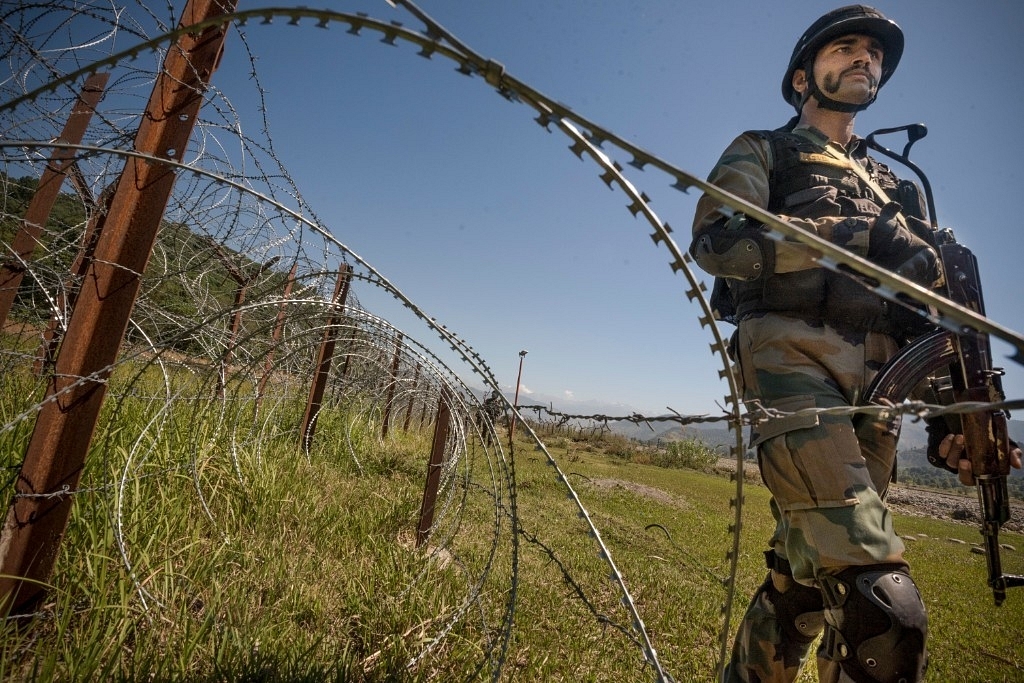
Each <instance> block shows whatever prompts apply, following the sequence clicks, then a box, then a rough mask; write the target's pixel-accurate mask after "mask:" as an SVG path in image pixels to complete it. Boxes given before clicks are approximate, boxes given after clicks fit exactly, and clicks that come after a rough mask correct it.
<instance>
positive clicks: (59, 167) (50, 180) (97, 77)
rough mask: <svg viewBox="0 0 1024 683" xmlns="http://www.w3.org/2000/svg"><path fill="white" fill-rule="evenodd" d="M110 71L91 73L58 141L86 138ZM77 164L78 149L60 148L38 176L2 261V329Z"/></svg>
mask: <svg viewBox="0 0 1024 683" xmlns="http://www.w3.org/2000/svg"><path fill="white" fill-rule="evenodd" d="M109 77H110V74H108V73H95V74H93V75H91V76H89V78H88V79H86V81H85V85H84V86H83V87H82V92H81V93H79V95H78V100H77V101H76V102H75V106H74V107H73V108H72V110H71V115H70V116H68V120H67V123H65V124H64V131H63V132H62V133H61V134H60V138H58V140H59V141H60V142H67V143H70V144H73V145H77V144H79V143H81V142H82V138H83V137H85V131H86V129H87V128H88V127H89V121H91V120H92V115H93V112H95V111H96V105H97V104H99V101H100V99H101V98H102V97H103V91H104V88H106V86H107V79H108V78H109ZM74 165H75V150H73V149H63V148H57V149H55V150H53V153H52V154H51V155H50V161H49V163H47V164H46V168H45V169H44V170H43V174H42V176H40V178H39V185H38V186H37V187H36V192H35V194H34V195H32V199H31V200H30V201H29V203H28V208H26V209H25V217H24V218H23V219H22V221H21V228H20V229H19V230H18V234H17V235H15V236H14V239H13V240H12V241H11V245H10V250H11V252H13V253H9V254H4V257H3V261H2V262H0V329H2V328H3V326H4V323H5V322H7V316H8V314H9V313H10V312H11V308H12V307H13V306H14V298H15V296H17V294H18V287H19V285H21V281H22V279H23V278H24V276H25V266H24V265H23V264H24V263H26V262H28V261H31V260H32V253H33V252H34V251H35V250H36V247H37V246H38V245H39V238H40V237H41V236H42V234H43V226H44V225H46V221H48V220H49V219H50V211H51V209H53V204H54V202H56V201H57V196H58V195H59V194H60V188H61V185H63V184H64V179H65V178H66V177H67V173H68V171H69V170H70V168H71V167H73V166H74Z"/></svg>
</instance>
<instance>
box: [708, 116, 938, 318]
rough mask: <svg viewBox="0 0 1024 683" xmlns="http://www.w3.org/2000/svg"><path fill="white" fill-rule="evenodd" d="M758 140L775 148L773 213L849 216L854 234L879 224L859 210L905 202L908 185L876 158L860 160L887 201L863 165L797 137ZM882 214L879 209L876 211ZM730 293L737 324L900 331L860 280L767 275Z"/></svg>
mask: <svg viewBox="0 0 1024 683" xmlns="http://www.w3.org/2000/svg"><path fill="white" fill-rule="evenodd" d="M755 134H756V135H758V136H760V137H761V138H763V139H764V140H766V141H767V142H768V143H769V145H770V147H771V159H772V167H771V169H770V170H769V188H770V192H769V204H768V207H767V208H768V210H769V211H771V212H772V213H775V214H782V215H785V216H791V217H798V218H809V219H814V218H823V217H826V216H848V222H849V226H850V227H851V229H861V230H866V229H867V227H868V226H867V225H865V222H867V223H870V222H872V221H873V220H874V217H873V216H872V215H871V212H870V211H864V210H862V209H861V208H860V207H863V206H865V204H866V203H873V204H874V205H875V206H876V207H880V206H882V205H883V204H885V203H886V202H887V201H898V200H900V199H901V198H902V196H901V195H902V194H903V192H902V190H903V187H902V186H903V185H904V182H905V181H900V180H899V179H898V178H897V177H896V176H895V174H893V173H892V172H891V171H890V170H889V169H888V168H887V167H886V166H885V165H883V164H880V163H878V162H877V161H875V160H873V159H871V158H869V157H866V156H865V157H861V158H865V159H867V161H866V168H865V170H866V171H867V173H868V175H869V176H870V177H871V179H872V180H874V182H875V183H876V184H877V186H878V187H879V188H881V189H882V191H883V192H885V194H886V197H880V196H877V193H876V192H875V191H874V190H873V189H872V188H871V187H870V186H869V184H868V183H866V182H865V181H864V180H863V179H862V178H861V177H860V176H859V175H858V174H857V173H856V172H855V171H854V170H853V169H852V168H851V167H850V166H849V164H850V163H857V162H856V161H852V162H851V161H845V160H839V159H836V158H834V157H832V156H830V155H828V154H827V153H826V151H825V148H824V147H822V146H821V145H819V144H816V143H815V142H814V141H812V140H809V139H807V138H805V137H802V136H800V135H796V134H793V133H789V132H783V131H755ZM862 144H863V143H862ZM909 185H911V186H912V185H913V183H909ZM839 199H842V201H837V200H839ZM915 203H918V204H919V200H916V199H915ZM916 208H917V207H914V209H915V210H914V211H913V212H914V213H916V212H917V211H916ZM877 211H878V209H877V208H875V209H874V213H877ZM861 255H863V254H861ZM728 289H729V295H730V299H731V301H730V302H729V303H731V308H732V311H731V312H730V313H731V315H728V316H726V319H729V318H732V319H733V320H732V321H733V322H735V321H738V320H740V319H742V318H744V317H747V316H750V315H756V314H758V313H764V312H777V313H784V314H786V315H791V316H794V317H800V318H805V319H807V320H811V321H822V322H827V323H829V324H830V325H832V326H834V327H836V328H837V329H841V330H842V329H848V330H856V331H870V330H874V331H879V332H889V333H892V332H895V331H896V330H895V329H893V328H894V325H893V323H892V321H891V320H890V319H889V315H888V312H889V305H888V302H886V301H885V300H884V299H882V298H881V297H879V296H878V295H876V294H874V293H872V292H870V291H869V290H867V289H866V288H865V287H864V286H863V285H861V284H859V283H858V282H856V281H854V280H853V279H851V278H849V277H847V276H845V275H840V274H838V273H834V272H832V271H830V270H826V269H824V268H810V269H807V270H801V271H796V272H791V273H777V274H776V273H766V274H765V276H764V277H761V278H759V279H758V280H755V281H752V282H745V281H740V280H729V281H728Z"/></svg>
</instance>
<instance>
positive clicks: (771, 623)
mask: <svg viewBox="0 0 1024 683" xmlns="http://www.w3.org/2000/svg"><path fill="white" fill-rule="evenodd" d="M897 348H898V347H897V344H896V342H895V340H893V339H892V338H891V337H889V336H887V335H883V334H879V333H874V332H867V333H855V334H842V333H840V332H838V331H837V330H835V329H833V328H831V327H828V326H824V325H821V324H812V323H808V322H806V321H803V320H798V319H794V318H788V317H785V316H780V315H765V316H763V317H759V318H751V319H747V320H744V321H742V322H741V323H740V326H739V330H738V332H737V338H736V348H735V351H736V353H737V354H738V363H739V368H740V374H741V381H742V383H743V395H744V400H745V401H746V402H747V403H748V405H750V404H751V402H753V401H756V402H758V403H759V404H760V405H761V406H763V407H766V408H770V409H774V410H775V411H778V412H779V414H780V416H779V417H774V418H772V419H770V420H768V421H766V422H763V423H761V424H759V425H757V426H756V427H755V428H754V429H753V430H752V434H751V442H752V446H756V447H757V453H758V465H759V467H760V470H761V475H762V478H763V479H764V482H765V485H766V486H767V487H768V489H769V490H770V491H771V494H772V500H771V511H772V514H773V516H774V518H775V522H776V527H775V532H774V534H773V535H772V537H771V539H770V542H769V546H770V548H772V549H773V550H774V551H775V555H776V557H778V558H781V559H782V560H785V561H788V565H789V568H790V569H791V577H789V576H786V575H784V574H782V573H780V572H777V571H772V572H771V574H770V576H769V579H768V581H771V582H772V589H768V586H767V583H768V581H766V585H765V586H762V588H761V589H760V590H759V591H758V592H757V594H756V595H755V596H754V599H753V600H752V601H751V604H750V606H749V608H748V610H747V612H746V614H745V616H744V617H743V620H742V621H741V623H740V626H739V629H738V631H737V636H736V640H735V643H734V648H733V654H732V661H731V662H730V663H729V665H728V667H727V669H726V675H725V681H727V682H729V683H734V682H738V683H768V682H771V683H778V682H783V681H793V680H794V679H795V678H796V677H797V675H798V674H799V672H800V668H801V666H802V665H803V663H804V661H805V660H806V658H807V656H808V653H809V649H810V647H811V642H810V641H812V640H813V634H812V637H811V638H805V639H798V640H802V641H803V642H787V641H793V638H792V637H790V636H788V635H787V633H789V634H793V630H792V628H784V627H783V626H784V624H782V623H780V620H779V618H777V617H778V614H779V613H787V614H793V613H794V611H793V610H792V609H788V607H789V606H788V605H786V601H788V600H791V599H796V598H794V597H793V596H801V595H802V596H803V598H806V596H807V592H808V589H816V586H817V577H819V576H821V575H827V574H834V573H838V572H840V571H842V570H843V569H845V568H847V567H850V566H860V565H876V564H884V563H896V564H899V563H904V560H903V551H904V546H903V542H902V541H901V540H900V539H899V537H898V536H897V535H896V533H895V531H894V530H893V527H892V517H891V515H889V513H888V511H887V509H886V507H885V503H884V498H885V494H886V491H887V488H888V484H889V481H890V479H891V475H892V471H893V467H894V464H895V459H896V441H897V438H898V436H899V419H898V418H896V419H892V420H878V419H875V418H873V417H870V416H866V415H858V416H856V417H854V416H850V415H829V414H824V413H818V412H815V411H813V410H806V409H814V408H834V407H843V406H851V405H856V404H857V402H858V400H859V398H860V396H861V394H862V393H863V391H864V389H865V388H866V387H867V385H868V384H869V383H870V381H871V379H872V377H873V376H874V374H875V372H877V370H878V369H879V368H880V367H881V366H882V365H883V364H884V363H885V361H887V360H888V359H889V358H890V357H891V356H892V354H893V353H895V352H896V350H897ZM796 411H806V412H803V413H797V414H793V413H796ZM794 584H799V585H794ZM801 588H802V590H800V589H801ZM812 593H813V590H812ZM775 603H778V604H775ZM801 621H802V623H804V625H806V624H811V625H815V627H816V628H817V630H818V632H820V630H821V628H822V625H823V618H822V617H821V613H820V612H818V613H816V614H806V615H803V617H802V620H801ZM789 626H791V625H789ZM797 635H799V634H797ZM818 665H819V666H818V668H819V678H820V680H821V681H822V682H823V683H824V682H826V681H828V682H830V683H832V682H836V681H841V680H843V674H841V673H840V671H839V667H838V666H837V665H836V664H835V662H831V661H829V660H828V659H827V658H824V653H822V652H819V658H818Z"/></svg>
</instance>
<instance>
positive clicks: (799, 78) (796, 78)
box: [791, 69, 807, 97]
mask: <svg viewBox="0 0 1024 683" xmlns="http://www.w3.org/2000/svg"><path fill="white" fill-rule="evenodd" d="M791 84H792V86H793V90H795V91H796V92H798V93H800V95H801V97H802V96H803V94H804V91H805V90H807V71H806V70H805V69H797V70H795V71H794V72H793V79H792V81H791Z"/></svg>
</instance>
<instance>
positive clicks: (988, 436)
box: [865, 230, 1024, 606]
mask: <svg viewBox="0 0 1024 683" xmlns="http://www.w3.org/2000/svg"><path fill="white" fill-rule="evenodd" d="M937 238H938V242H939V244H938V250H939V255H940V257H941V259H942V265H943V271H944V273H945V276H946V288H947V292H946V295H947V296H948V298H949V299H951V300H952V301H954V302H956V303H958V304H960V305H962V306H964V307H966V308H969V309H971V310H972V311H975V312H977V313H979V314H980V315H984V314H985V304H984V300H983V298H982V291H981V278H980V276H979V273H978V263H977V259H976V258H975V256H974V254H973V253H972V252H971V250H970V249H968V248H967V247H965V246H963V245H961V244H959V243H957V242H956V241H955V240H954V239H953V236H952V233H951V232H950V231H949V230H942V231H939V232H938V234H937ZM947 373H948V377H946V375H947ZM1001 376H1002V373H1001V371H1000V370H999V369H997V368H993V366H992V351H991V346H990V343H989V338H988V335H987V334H984V333H980V332H978V331H976V330H971V329H964V330H961V331H960V333H959V334H953V333H951V332H947V331H944V330H936V331H933V332H931V333H929V334H926V335H924V336H922V337H919V338H918V339H916V340H914V341H913V342H911V343H910V344H908V345H907V346H905V347H904V348H903V349H901V350H900V352H899V353H897V354H896V355H895V356H894V357H893V358H892V359H891V360H890V361H889V362H888V363H887V364H886V365H885V366H884V367H883V368H882V369H881V370H880V371H879V372H878V375H877V376H876V377H875V379H874V381H873V382H872V384H871V385H870V386H869V387H868V390H867V392H866V396H865V399H866V402H867V403H874V404H884V403H886V402H887V401H891V402H892V403H899V402H902V401H903V400H904V399H906V398H908V397H909V396H910V395H911V393H912V392H914V391H915V389H917V388H919V387H920V386H922V384H923V383H925V382H929V383H930V384H931V385H932V388H933V390H934V391H935V392H936V394H938V395H939V396H940V397H941V399H942V400H943V402H947V400H948V402H956V403H964V402H970V403H982V404H994V403H998V402H1000V401H1002V400H1004V398H1005V397H1004V395H1003V390H1002V381H1001ZM951 427H952V428H953V429H954V431H956V432H959V433H962V434H963V435H964V446H965V450H966V453H967V456H968V457H969V458H970V460H971V465H972V467H973V471H974V475H975V478H976V479H977V491H978V502H979V505H980V506H981V513H982V522H981V534H982V536H983V537H984V542H985V557H986V560H987V565H988V585H989V586H990V587H991V589H992V594H993V598H994V599H995V604H996V606H999V605H1001V604H1002V603H1003V601H1004V600H1005V599H1006V589H1007V588H1010V587H1014V586H1022V585H1024V576H1017V575H1013V574H1004V573H1003V570H1002V563H1001V559H1000V553H999V550H1000V549H999V529H1000V527H1001V526H1002V525H1003V524H1004V523H1005V522H1006V521H1007V520H1009V519H1010V503H1009V493H1008V491H1007V486H1006V478H1007V476H1009V473H1010V439H1009V434H1008V431H1007V415H1006V413H1005V412H1004V411H1002V410H978V411H971V412H965V413H962V414H961V415H960V416H959V421H958V422H956V423H955V424H954V425H951Z"/></svg>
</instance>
